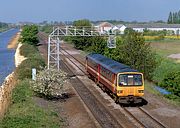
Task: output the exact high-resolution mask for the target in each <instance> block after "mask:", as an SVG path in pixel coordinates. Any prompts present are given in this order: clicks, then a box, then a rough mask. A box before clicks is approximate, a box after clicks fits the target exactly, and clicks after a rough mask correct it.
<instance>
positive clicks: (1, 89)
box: [0, 72, 16, 118]
mask: <svg viewBox="0 0 180 128" xmlns="http://www.w3.org/2000/svg"><path fill="white" fill-rule="evenodd" d="M15 83H16V80H15V77H14V72H13V73H12V74H10V75H8V76H7V77H6V79H5V80H4V82H3V84H2V86H0V118H3V116H4V114H5V113H6V111H7V109H8V106H9V104H10V102H11V95H12V90H13V88H14V86H15Z"/></svg>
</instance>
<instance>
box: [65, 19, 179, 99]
mask: <svg viewBox="0 0 180 128" xmlns="http://www.w3.org/2000/svg"><path fill="white" fill-rule="evenodd" d="M77 23H78V24H77ZM84 23H86V24H84ZM74 25H75V26H77V25H78V26H81V27H82V26H83V25H84V26H88V25H90V24H89V23H88V22H87V21H86V22H82V21H81V20H80V21H76V22H75V23H74ZM170 34H172V33H171V32H170V31H160V32H156V31H148V30H147V31H145V33H143V34H140V33H136V32H134V31H133V30H131V29H129V30H128V29H127V30H126V31H125V34H124V35H123V36H121V37H120V38H117V40H116V41H117V42H116V45H117V48H115V49H109V48H107V46H106V39H105V38H102V37H88V38H85V37H68V38H65V39H66V40H67V41H70V42H72V43H73V44H74V46H75V48H77V49H80V50H84V51H88V52H96V53H100V54H103V55H105V56H107V57H110V58H112V59H114V60H116V61H119V62H121V63H124V64H127V65H129V66H131V67H132V68H135V69H138V70H139V71H141V72H143V73H144V74H145V78H146V79H148V80H151V81H154V82H155V84H157V85H158V86H161V87H163V88H165V89H167V90H168V91H170V92H172V94H171V95H168V96H166V97H168V98H171V97H172V98H174V99H175V98H176V100H179V96H178V93H179V92H180V87H179V86H180V84H176V83H179V81H177V80H178V78H179V73H178V72H177V71H178V70H179V65H178V64H176V63H175V62H173V61H172V60H169V59H167V58H164V56H162V55H163V54H164V53H163V52H164V51H166V50H162V53H161V54H160V52H159V51H157V52H154V48H156V47H153V48H152V47H151V46H150V44H149V43H147V42H146V38H144V37H152V36H153V37H157V38H156V39H155V40H161V39H160V38H162V40H166V39H171V40H172V39H176V40H178V39H179V38H178V36H177V35H174V36H169V35H170ZM155 35H156V36H155ZM170 37H171V38H170ZM149 41H152V39H151V40H149ZM145 42H146V43H145ZM162 43H163V42H162ZM152 45H153V43H152ZM161 48H162V47H161ZM161 48H160V49H161ZM167 48H168V47H167ZM156 49H157V50H159V49H158V48H156ZM175 49H176V50H172V49H169V50H167V51H166V52H169V53H170V52H172V51H173V52H178V51H179V49H178V48H177V47H175ZM166 54H167V53H166ZM173 73H174V74H176V75H173V78H172V77H170V74H171V75H172V74H173ZM174 99H173V100H174Z"/></svg>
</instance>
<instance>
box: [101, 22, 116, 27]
mask: <svg viewBox="0 0 180 128" xmlns="http://www.w3.org/2000/svg"><path fill="white" fill-rule="evenodd" d="M98 26H100V27H113V26H114V25H113V24H111V23H109V22H101V23H100V24H99V25H98Z"/></svg>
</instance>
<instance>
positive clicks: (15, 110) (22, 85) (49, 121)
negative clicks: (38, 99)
mask: <svg viewBox="0 0 180 128" xmlns="http://www.w3.org/2000/svg"><path fill="white" fill-rule="evenodd" d="M33 96H34V94H33V91H32V90H31V88H30V83H29V80H27V79H26V80H23V81H21V82H19V83H18V84H17V86H16V88H15V89H14V90H13V97H12V105H11V107H10V108H9V111H8V112H7V113H6V115H5V117H4V118H3V119H2V120H1V121H0V127H1V128H44V127H46V128H59V127H61V124H62V120H59V117H58V115H57V113H56V112H54V111H53V110H51V108H49V109H44V108H41V107H39V106H37V105H36V103H35V102H34V101H33Z"/></svg>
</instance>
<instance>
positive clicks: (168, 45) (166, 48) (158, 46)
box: [151, 41, 180, 57]
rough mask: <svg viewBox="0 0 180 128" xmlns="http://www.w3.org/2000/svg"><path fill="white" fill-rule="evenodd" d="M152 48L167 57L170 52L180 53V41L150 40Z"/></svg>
mask: <svg viewBox="0 0 180 128" xmlns="http://www.w3.org/2000/svg"><path fill="white" fill-rule="evenodd" d="M151 46H152V48H153V49H154V50H155V51H156V53H158V54H159V55H160V56H163V57H167V56H168V55H171V54H176V53H180V41H173V42H152V43H151Z"/></svg>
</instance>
